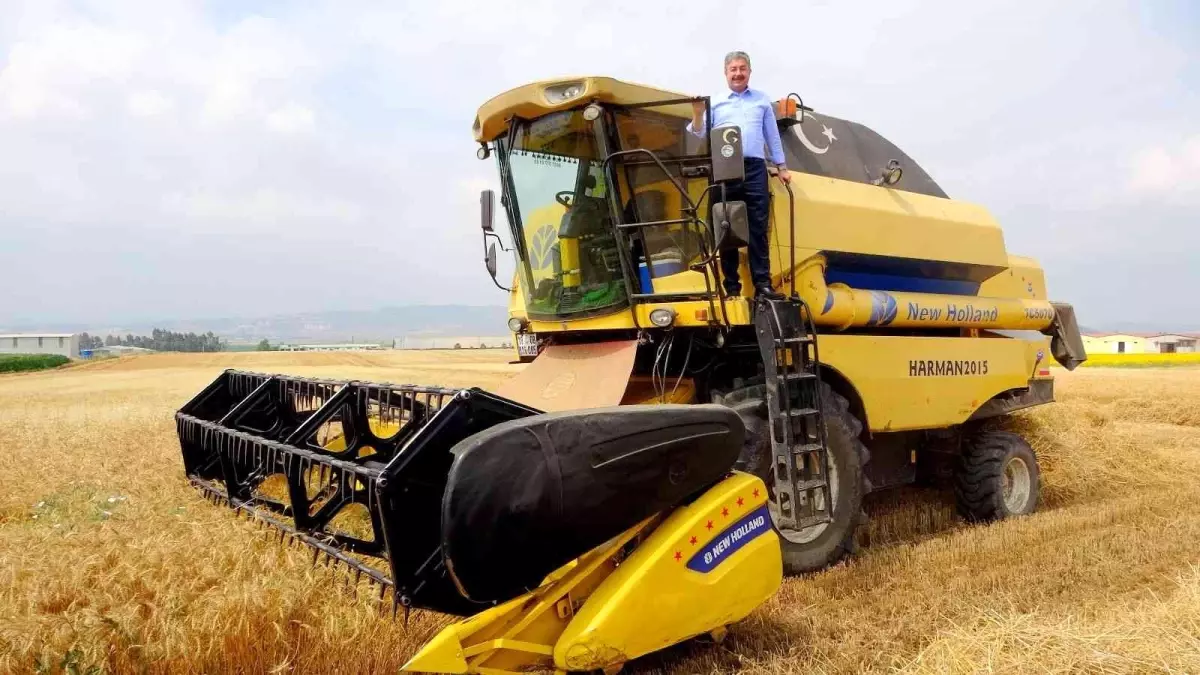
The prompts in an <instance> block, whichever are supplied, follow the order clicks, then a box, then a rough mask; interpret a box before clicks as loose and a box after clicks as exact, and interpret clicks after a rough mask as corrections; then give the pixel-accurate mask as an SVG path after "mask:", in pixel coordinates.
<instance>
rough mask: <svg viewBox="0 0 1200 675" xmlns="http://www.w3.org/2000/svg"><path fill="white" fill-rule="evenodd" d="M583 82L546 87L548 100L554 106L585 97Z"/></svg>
mask: <svg viewBox="0 0 1200 675" xmlns="http://www.w3.org/2000/svg"><path fill="white" fill-rule="evenodd" d="M583 89H584V87H583V82H582V81H577V82H563V83H562V84H555V85H551V86H549V87H546V100H547V101H549V102H550V103H553V104H558V103H562V102H564V101H570V100H571V99H573V98H577V97H579V96H582V95H583Z"/></svg>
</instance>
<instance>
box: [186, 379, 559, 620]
mask: <svg viewBox="0 0 1200 675" xmlns="http://www.w3.org/2000/svg"><path fill="white" fill-rule="evenodd" d="M538 412H539V411H537V410H536V409H533V408H529V407H527V406H523V405H520V404H517V403H514V402H512V401H509V400H507V399H504V398H501V397H498V396H495V395H492V394H489V393H487V392H484V391H481V390H479V389H462V390H455V389H440V388H436V387H424V386H417V385H393V384H376V383H368V382H358V381H334V380H317V379H310V378H298V377H289V376H284V375H265V374H262V373H247V372H241V371H234V370H229V371H225V372H224V373H222V374H221V375H220V376H219V377H218V378H217V379H215V380H214V381H213V382H212V383H211V384H210V385H209V386H208V387H206V388H205V389H204V390H203V391H202V392H200V393H199V394H198V395H197V396H196V397H195V398H193V399H192V400H191V401H189V402H188V403H187V404H186V405H184V406H183V407H182V408H181V409H180V411H179V412H178V413H176V416H175V417H176V426H177V430H178V435H179V442H180V448H181V450H182V454H183V464H184V470H185V472H186V474H187V477H188V478H189V480H190V481H191V482H192V484H193V485H195V486H196V487H197V488H199V489H201V490H202V491H204V492H205V493H207V494H209V495H210V496H212V497H214V498H217V499H218V500H220V501H223V502H225V503H227V504H228V505H229V506H230V507H232V508H234V509H237V510H239V511H247V512H250V513H252V514H254V516H255V517H256V518H259V519H261V520H263V521H264V522H267V523H268V524H270V525H272V526H273V527H276V528H278V529H280V530H282V531H283V532H284V533H286V534H288V535H291V536H292V537H293V538H294V539H298V540H300V541H301V542H303V543H305V544H307V545H308V546H311V547H312V548H313V549H315V553H314V556H315V555H316V553H324V554H325V555H327V556H328V557H330V558H332V559H336V560H337V561H339V562H341V563H344V564H346V565H347V566H348V567H350V568H352V569H354V570H355V571H356V572H357V573H358V575H365V576H367V577H369V578H370V579H373V580H374V581H376V582H378V583H379V584H380V585H381V589H382V591H381V595H382V592H383V591H386V588H387V587H389V586H390V587H391V588H392V591H393V594H392V595H393V603H396V604H399V605H403V606H405V607H409V606H411V607H419V608H424V609H430V610H434V611H438V612H443V613H448V614H456V615H462V616H465V615H470V614H473V613H475V612H477V611H479V610H480V609H482V606H480V605H479V604H477V603H474V602H471V601H470V600H469V599H467V598H465V597H463V596H462V595H461V594H460V593H459V592H458V589H457V588H456V586H455V584H454V582H453V580H452V579H450V577H449V575H448V573H447V571H446V568H445V565H444V562H443V558H442V553H441V522H440V517H441V505H442V496H443V493H444V491H445V488H446V480H447V475H448V473H449V471H450V468H451V464H452V462H453V461H454V456H453V455H452V454H451V452H450V450H451V448H453V447H454V446H455V444H457V443H459V442H460V441H462V440H463V439H465V438H467V437H469V436H471V435H472V434H474V433H477V432H479V431H482V430H484V429H487V428H489V427H492V426H494V425H496V424H499V423H501V422H506V421H509V420H513V419H516V418H521V417H527V416H530V415H535V414H537V413H538ZM384 430H386V432H387V433H386V435H380V434H381V433H384ZM331 438H333V439H335V440H337V443H331V442H330V439H331ZM271 480H275V481H277V482H276V483H275V484H274V486H275V487H274V489H273V491H268V490H266V488H267V487H269V484H268V481H271ZM354 510H357V511H359V514H360V516H357V517H358V518H359V520H358V523H357V530H356V532H355V533H354V534H350V533H348V532H347V531H346V530H345V529H343V528H341V527H339V525H338V519H339V518H340V517H351V516H353V515H354V514H352V513H349V512H350V511H354ZM364 510H365V516H363V515H361V514H363V513H364ZM314 560H315V557H314Z"/></svg>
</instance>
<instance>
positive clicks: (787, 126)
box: [779, 110, 949, 199]
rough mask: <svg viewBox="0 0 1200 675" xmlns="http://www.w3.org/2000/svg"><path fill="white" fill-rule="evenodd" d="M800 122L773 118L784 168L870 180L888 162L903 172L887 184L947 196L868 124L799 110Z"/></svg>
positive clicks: (789, 118) (910, 190)
mask: <svg viewBox="0 0 1200 675" xmlns="http://www.w3.org/2000/svg"><path fill="white" fill-rule="evenodd" d="M803 115H804V121H803V122H800V121H799V119H798V118H794V117H784V118H782V119H780V120H779V127H780V137H781V138H782V140H783V154H784V156H785V157H786V158H787V165H788V168H789V169H791V170H792V171H803V172H805V173H811V174H814V175H817V176H825V177H827V178H838V179H841V180H849V181H854V182H857V183H871V182H872V181H875V180H877V179H878V178H879V176H880V174H881V173H882V172H883V169H884V168H885V167H886V166H887V165H888V162H889V161H891V160H893V159H894V160H898V161H899V162H900V166H901V168H903V170H904V174H903V175H902V176H901V178H900V181H899V182H898V183H896V184H895V185H892V186H891V187H893V188H895V189H898V190H906V191H908V192H916V193H919V194H925V195H930V196H932V197H941V198H943V199H948V198H949V197H948V195H947V194H946V193H945V191H943V190H942V188H941V187H940V186H939V185H938V184H937V183H936V182H934V180H933V178H932V177H930V176H929V174H928V173H926V172H925V170H924V169H922V168H921V166H920V165H918V164H917V163H916V162H915V161H913V159H912V158H911V157H909V156H908V155H907V154H905V153H904V151H903V150H901V149H900V148H898V147H896V145H895V144H894V143H892V142H891V141H889V140H887V139H886V138H884V137H883V136H881V135H879V134H878V133H876V132H875V131H873V130H871V129H870V128H869V127H866V126H863V125H862V124H859V123H857V122H851V121H849V120H844V119H840V118H837V117H833V116H832V115H826V114H824V113H816V112H809V111H807V110H806V111H804V113H803Z"/></svg>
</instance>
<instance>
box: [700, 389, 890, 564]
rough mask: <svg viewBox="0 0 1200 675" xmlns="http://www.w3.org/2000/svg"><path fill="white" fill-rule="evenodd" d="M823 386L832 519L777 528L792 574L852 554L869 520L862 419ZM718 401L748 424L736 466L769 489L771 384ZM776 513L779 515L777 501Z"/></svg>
mask: <svg viewBox="0 0 1200 675" xmlns="http://www.w3.org/2000/svg"><path fill="white" fill-rule="evenodd" d="M820 386H821V402H822V406H823V411H822V412H823V416H824V418H825V430H826V436H827V439H828V451H829V459H830V462H829V463H830V471H829V477H830V496H831V498H832V499H833V504H834V506H833V521H832V522H830V523H824V524H821V525H814V526H812V527H808V528H805V529H803V530H781V529H779V527H778V525H776V526H775V531H776V532H778V533H779V537H780V542H779V543H780V545H781V546H782V548H783V570H784V573H785V574H789V575H795V574H803V573H806V572H812V571H815V570H819V569H822V568H824V567H827V566H829V565H832V564H834V563H836V562H837V561H839V560H841V559H842V558H843V557H844V556H845V555H846V554H847V553H852V552H853V551H854V533H855V531H856V530H857V528H858V525H859V524H860V523H861V522H863V520H864V517H863V511H862V498H863V494H864V493H865V492H866V490H865V481H864V479H863V465H865V464H866V463H867V461H868V460H869V459H870V452H869V451H868V450H867V447H866V446H865V445H863V443H862V441H861V440H859V434H860V433H862V422H860V421H859V420H858V418H856V417H855V416H854V415H853V414H851V412H850V404H849V402H848V401H847V400H846V399H845V398H844V397H843V396H841V395H839V394H838V393H836V392H835V391H833V389H832V388H830V387H829V385H827V384H825V383H823V382H822V383H821V385H820ZM713 402H715V403H720V404H722V405H727V406H729V407H731V408H733V409H734V410H736V411H737V413H738V415H739V416H740V417H741V418H742V421H743V423H744V424H745V425H746V440H745V445H744V447H743V448H742V453H741V457H740V458H739V460H738V464H737V468H738V469H739V470H741V471H745V472H746V473H752V474H754V475H756V476H758V477H759V478H761V479H762V480H763V482H764V483H766V484H767V487H768V488H773V487H774V482H775V481H774V476H773V473H772V471H771V460H772V450H771V438H770V435H769V433H770V432H769V427H768V412H767V405H766V387H765V386H764V385H762V384H752V385H748V386H745V387H740V388H738V389H734V390H732V391H729V392H727V393H720V392H718V393H716V394H715V395H714V396H713ZM771 512H772V516H774V514H775V512H776V511H775V508H774V504H773V503H772V508H771Z"/></svg>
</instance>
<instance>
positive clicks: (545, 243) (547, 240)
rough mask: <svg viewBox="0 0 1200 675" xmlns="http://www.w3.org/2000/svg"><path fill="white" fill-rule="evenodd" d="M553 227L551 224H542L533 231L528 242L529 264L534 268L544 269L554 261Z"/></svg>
mask: <svg viewBox="0 0 1200 675" xmlns="http://www.w3.org/2000/svg"><path fill="white" fill-rule="evenodd" d="M555 234H556V232H555V229H554V226H553V225H549V224H547V225H543V226H541V227H539V228H538V229H537V231H535V232H534V233H533V241H532V242H531V244H530V247H529V248H530V251H529V252H530V261H529V263H530V265H531V266H532V267H533V269H535V270H544V269H546V268H548V267H550V265H551V263H553V262H554V244H555Z"/></svg>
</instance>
